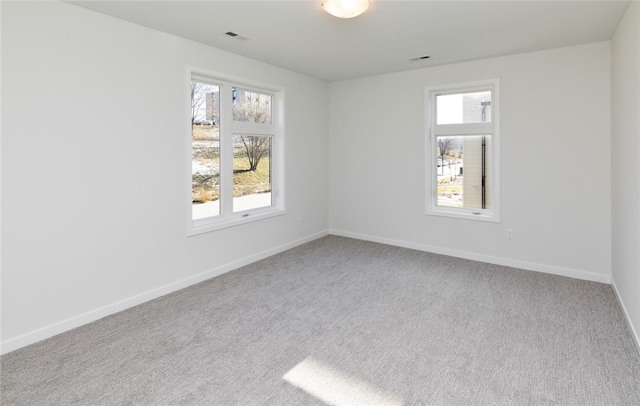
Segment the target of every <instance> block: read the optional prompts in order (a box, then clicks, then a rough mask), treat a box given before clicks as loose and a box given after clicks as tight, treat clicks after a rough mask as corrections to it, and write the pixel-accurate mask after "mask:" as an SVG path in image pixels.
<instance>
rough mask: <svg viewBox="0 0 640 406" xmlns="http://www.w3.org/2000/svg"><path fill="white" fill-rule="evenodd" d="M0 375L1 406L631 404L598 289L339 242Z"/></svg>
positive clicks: (618, 334)
mask: <svg viewBox="0 0 640 406" xmlns="http://www.w3.org/2000/svg"><path fill="white" fill-rule="evenodd" d="M1 366H2V386H1V389H2V394H1V400H2V404H3V405H70V404H78V405H325V404H335V405H357V404H363V405H375V404H379V405H400V404H403V405H456V406H460V405H581V406H585V405H598V406H601V405H640V357H639V355H638V352H637V349H636V347H635V346H634V342H633V339H632V337H631V334H630V332H629V330H628V327H627V325H626V324H625V320H624V317H623V314H622V312H621V309H620V308H619V305H618V303H617V301H616V298H615V296H614V293H613V291H612V289H611V287H610V286H609V285H606V284H600V283H594V282H587V281H581V280H575V279H570V278H564V277H559V276H553V275H546V274H542V273H536V272H531V271H523V270H518V269H513V268H507V267H502V266H497V265H490V264H484V263H479V262H474V261H468V260H463V259H457V258H451V257H446V256H441V255H435V254H430V253H425V252H420V251H414V250H409V249H403V248H398V247H391V246H386V245H381V244H376V243H370V242H364V241H358V240H353V239H347V238H341V237H336V236H328V237H324V238H321V239H319V240H316V241H313V242H311V243H308V244H305V245H302V246H300V247H296V248H294V249H291V250H289V251H286V252H283V253H281V254H278V255H275V256H273V257H270V258H267V259H264V260H262V261H259V262H257V263H255V264H252V265H249V266H245V267H243V268H241V269H237V270H235V271H233V272H230V273H227V274H225V275H222V276H219V277H217V278H213V279H211V280H208V281H205V282H203V283H200V284H198V285H195V286H192V287H189V288H187V289H184V290H181V291H178V292H175V293H172V294H170V295H167V296H164V297H161V298H159V299H156V300H153V301H151V302H148V303H145V304H143V305H140V306H137V307H135V308H132V309H129V310H126V311H124V312H121V313H118V314H115V315H112V316H109V317H106V318H104V319H101V320H99V321H96V322H94V323H91V324H88V325H86V326H83V327H80V328H78V329H75V330H72V331H69V332H66V333H64V334H61V335H58V336H56V337H53V338H50V339H47V340H45V341H42V342H39V343H36V344H34V345H31V346H29V347H26V348H22V349H19V350H17V351H14V352H11V353H9V354H6V355H4V356H2V358H1Z"/></svg>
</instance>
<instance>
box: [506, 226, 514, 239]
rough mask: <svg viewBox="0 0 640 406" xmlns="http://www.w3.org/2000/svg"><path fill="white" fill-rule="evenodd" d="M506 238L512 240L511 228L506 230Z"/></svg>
mask: <svg viewBox="0 0 640 406" xmlns="http://www.w3.org/2000/svg"><path fill="white" fill-rule="evenodd" d="M507 238H508V239H510V240H511V239H513V229H512V228H508V229H507Z"/></svg>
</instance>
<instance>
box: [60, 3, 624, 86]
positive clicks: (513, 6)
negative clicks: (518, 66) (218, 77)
mask: <svg viewBox="0 0 640 406" xmlns="http://www.w3.org/2000/svg"><path fill="white" fill-rule="evenodd" d="M70 2H71V3H73V4H76V5H78V6H81V7H85V8H88V9H91V10H95V11H98V12H101V13H104V14H108V15H111V16H114V17H118V18H121V19H124V20H128V21H131V22H134V23H137V24H141V25H143V26H147V27H150V28H155V29H157V30H160V31H165V32H168V33H172V34H175V35H178V36H181V37H184V38H188V39H192V40H194V41H198V42H201V43H204V44H208V45H211V46H214V47H216V48H221V49H225V50H227V51H230V52H234V53H236V54H240V55H245V56H248V57H251V58H253V59H257V60H260V61H263V62H267V63H270V64H272V65H276V66H280V67H283V68H286V69H290V70H293V71H296V72H300V73H303V74H306V75H309V76H313V77H316V78H320V79H323V80H326V81H334V80H341V79H349V78H355V77H362V76H370V75H376V74H382V73H389V72H397V71H402V70H409V69H416V68H423V67H428V66H436V65H443V64H449V63H454V62H461V61H468V60H473V59H481V58H488V57H495V56H502V55H511V54H517V53H522V52H530V51H537V50H542V49H550V48H558V47H564V46H570V45H578V44H584V43H590V42H597V41H604V40H608V39H611V36H612V35H613V32H614V31H615V28H616V26H617V25H618V23H619V21H620V19H621V18H622V15H623V14H624V12H625V10H626V8H627V6H628V5H629V2H630V1H629V0H625V1H613V0H607V1H605V0H602V1H576V0H569V1H522V0H512V1H479V0H467V1H452V0H449V1H416V0H414V1H399V0H371V7H370V8H369V10H368V11H367V12H366V13H364V14H362V15H361V16H359V17H356V18H353V19H347V20H343V19H338V18H336V17H332V16H330V15H329V14H327V13H325V12H324V11H323V10H322V8H321V6H320V3H321V0H315V1H312V0H289V1H272V0H260V1H245V0H236V1H220V0H209V1H202V0H201V1H187V0H180V1H165V0H162V1H149V0H146V1H112V0H109V1H93V0H91V1H87V0H79V1H70ZM227 31H233V32H235V33H238V34H240V35H241V36H244V37H247V38H248V39H246V40H239V39H237V38H236V39H234V38H231V37H229V36H227V35H225V34H224V33H225V32H227ZM423 55H429V56H430V57H431V58H430V59H427V60H420V61H411V59H412V58H416V57H419V56H423Z"/></svg>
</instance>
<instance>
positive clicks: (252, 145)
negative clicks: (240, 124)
mask: <svg viewBox="0 0 640 406" xmlns="http://www.w3.org/2000/svg"><path fill="white" fill-rule="evenodd" d="M235 97H236V98H235V100H234V101H233V119H234V120H235V121H245V122H250V123H262V124H270V123H271V96H270V95H268V94H263V93H257V92H250V91H246V90H243V89H236V91H235ZM234 138H236V139H237V140H238V141H239V142H240V143H242V145H243V147H244V151H245V153H246V155H247V160H248V162H249V171H255V170H256V169H258V165H259V164H260V160H261V159H262V158H264V157H266V156H269V154H270V147H271V139H270V138H269V137H258V136H250V135H241V134H240V135H237V137H234Z"/></svg>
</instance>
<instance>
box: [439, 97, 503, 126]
mask: <svg viewBox="0 0 640 406" xmlns="http://www.w3.org/2000/svg"><path fill="white" fill-rule="evenodd" d="M490 121H491V91H485V92H474V93H458V94H447V95H439V96H436V123H437V124H438V125H440V124H466V123H482V122H490Z"/></svg>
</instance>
